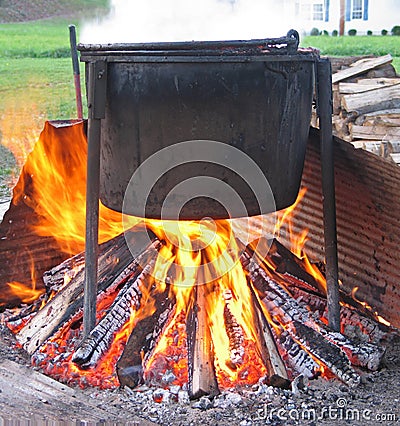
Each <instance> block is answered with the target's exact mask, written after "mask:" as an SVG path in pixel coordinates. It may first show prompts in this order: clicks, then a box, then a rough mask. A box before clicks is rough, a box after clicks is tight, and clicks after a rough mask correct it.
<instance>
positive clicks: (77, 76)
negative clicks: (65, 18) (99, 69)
mask: <svg viewBox="0 0 400 426" xmlns="http://www.w3.org/2000/svg"><path fill="white" fill-rule="evenodd" d="M68 28H69V42H70V45H71V57H72V69H73V71H74V85H75V98H76V111H77V115H78V119H79V120H82V118H83V112H82V91H81V73H80V69H79V60H78V50H77V48H76V29H75V25H70V26H69V27H68Z"/></svg>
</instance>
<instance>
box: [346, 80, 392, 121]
mask: <svg viewBox="0 0 400 426" xmlns="http://www.w3.org/2000/svg"><path fill="white" fill-rule="evenodd" d="M342 108H343V109H345V110H346V111H347V112H351V111H356V112H357V113H358V114H359V115H360V114H366V113H369V112H372V111H377V110H382V109H393V108H400V84H395V85H393V86H389V87H383V88H381V89H375V90H370V91H368V92H364V93H355V94H353V95H343V96H342Z"/></svg>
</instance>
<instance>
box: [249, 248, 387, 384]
mask: <svg viewBox="0 0 400 426" xmlns="http://www.w3.org/2000/svg"><path fill="white" fill-rule="evenodd" d="M242 264H243V267H244V269H245V270H247V272H248V273H249V276H250V279H251V281H252V283H253V285H254V287H255V289H256V291H257V292H258V293H259V295H260V298H261V302H262V304H263V305H264V307H265V308H266V310H267V311H268V312H269V314H270V315H271V316H273V317H274V318H275V319H277V322H278V323H279V325H280V326H281V327H283V328H284V329H285V330H287V331H288V332H289V334H290V336H291V337H292V339H293V340H294V341H295V342H296V343H298V344H299V345H300V346H301V347H302V348H303V349H304V350H305V351H306V352H308V353H310V354H312V356H314V357H316V358H317V359H318V360H319V361H320V362H321V363H323V364H324V365H325V366H326V367H328V369H330V370H331V371H332V372H333V373H334V374H335V375H336V376H337V377H339V378H340V379H342V380H343V381H345V382H346V383H348V384H350V385H355V384H357V383H359V376H358V374H357V373H356V372H355V371H354V370H353V369H352V367H351V366H350V365H349V361H351V363H352V364H353V365H357V366H361V367H367V368H369V369H371V370H376V369H377V368H378V366H379V364H380V362H381V359H382V356H383V353H384V351H383V350H382V349H381V348H379V347H378V346H376V345H372V344H369V343H365V344H361V345H355V344H353V343H352V342H351V341H350V340H349V339H347V338H346V337H345V336H343V335H342V334H340V333H335V332H332V331H331V330H329V329H327V328H326V326H325V325H324V324H323V323H322V322H321V321H320V320H319V318H314V317H313V315H312V314H311V312H310V311H309V310H308V309H307V308H306V305H302V304H301V303H299V301H297V300H295V299H294V298H293V297H292V296H291V294H290V293H289V292H288V291H286V290H284V289H283V288H282V287H280V286H279V285H278V284H277V283H275V282H274V281H273V279H271V278H270V277H268V276H267V275H266V272H265V271H264V270H263V269H262V268H261V267H260V266H259V265H258V264H257V263H256V262H255V261H254V260H253V259H251V258H250V256H249V254H248V253H246V252H244V253H243V255H242ZM346 356H347V357H346Z"/></svg>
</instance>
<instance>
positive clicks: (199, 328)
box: [186, 284, 219, 399]
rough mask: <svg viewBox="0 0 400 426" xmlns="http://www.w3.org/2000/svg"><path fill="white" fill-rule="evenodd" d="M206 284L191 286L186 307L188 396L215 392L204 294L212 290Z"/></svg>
mask: <svg viewBox="0 0 400 426" xmlns="http://www.w3.org/2000/svg"><path fill="white" fill-rule="evenodd" d="M208 287H209V285H207V284H203V285H197V286H195V288H194V289H193V292H192V294H193V299H194V300H193V306H192V307H191V308H190V310H189V313H188V317H187V322H186V332H187V343H188V364H189V371H188V373H189V397H190V398H192V399H196V398H200V397H201V396H203V395H217V394H218V393H219V389H218V383H217V379H216V376H215V369H214V351H213V347H212V338H211V331H210V327H209V324H208V319H207V310H206V306H207V300H206V299H207V297H211V294H212V292H211V291H210V290H209V288H208Z"/></svg>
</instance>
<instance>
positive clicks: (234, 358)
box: [224, 290, 244, 369]
mask: <svg viewBox="0 0 400 426" xmlns="http://www.w3.org/2000/svg"><path fill="white" fill-rule="evenodd" d="M232 297H233V296H232V292H231V291H230V290H226V291H225V292H224V299H225V306H224V324H225V329H226V333H227V335H228V339H229V350H230V354H231V355H230V361H231V368H232V369H235V368H236V367H237V366H238V365H240V364H242V363H243V356H244V345H243V343H244V334H243V329H242V327H241V326H240V325H239V324H238V322H237V320H236V318H235V317H234V315H233V314H232V311H231V308H230V306H229V304H230V301H231V300H232Z"/></svg>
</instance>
